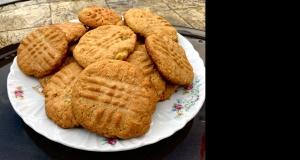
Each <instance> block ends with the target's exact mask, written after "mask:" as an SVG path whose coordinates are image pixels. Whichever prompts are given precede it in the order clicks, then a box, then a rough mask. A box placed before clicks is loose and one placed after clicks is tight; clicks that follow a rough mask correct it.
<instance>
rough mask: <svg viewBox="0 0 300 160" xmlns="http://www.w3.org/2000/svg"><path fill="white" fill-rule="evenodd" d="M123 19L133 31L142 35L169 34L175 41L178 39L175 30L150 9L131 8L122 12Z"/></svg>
mask: <svg viewBox="0 0 300 160" xmlns="http://www.w3.org/2000/svg"><path fill="white" fill-rule="evenodd" d="M124 21H125V24H126V25H127V26H129V27H130V28H131V29H132V30H133V31H134V32H135V33H138V34H140V35H142V36H144V37H147V36H149V35H151V34H154V33H156V34H164V35H166V36H169V37H170V38H171V39H172V40H173V41H175V42H177V41H178V35H177V30H176V29H175V28H174V27H173V26H172V25H171V24H170V23H169V22H168V21H167V20H165V19H164V18H163V17H160V16H158V15H155V14H154V13H153V12H152V11H151V10H148V9H138V8H131V9H129V10H128V11H126V12H125V13H124Z"/></svg>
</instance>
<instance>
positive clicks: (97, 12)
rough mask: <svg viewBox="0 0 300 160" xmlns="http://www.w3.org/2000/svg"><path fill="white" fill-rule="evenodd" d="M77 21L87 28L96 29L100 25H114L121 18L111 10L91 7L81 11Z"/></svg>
mask: <svg viewBox="0 0 300 160" xmlns="http://www.w3.org/2000/svg"><path fill="white" fill-rule="evenodd" d="M78 19H79V21H80V22H81V23H83V24H84V25H86V26H88V27H91V28H97V27H99V26H102V25H109V24H111V25H115V24H117V23H118V22H120V21H121V20H122V17H121V15H120V14H118V13H117V12H116V11H114V10H112V9H109V8H104V7H101V6H96V5H92V6H87V7H86V8H84V9H83V10H81V11H80V12H79V14H78Z"/></svg>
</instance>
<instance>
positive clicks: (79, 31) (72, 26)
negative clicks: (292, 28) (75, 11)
mask: <svg viewBox="0 0 300 160" xmlns="http://www.w3.org/2000/svg"><path fill="white" fill-rule="evenodd" d="M53 26H55V27H58V28H59V29H61V30H62V31H63V32H64V33H65V34H66V40H67V41H68V43H72V42H76V41H77V40H79V39H80V37H81V36H83V35H84V34H85V33H86V32H87V29H86V28H85V26H84V25H83V24H81V23H79V22H65V23H59V24H54V25H53Z"/></svg>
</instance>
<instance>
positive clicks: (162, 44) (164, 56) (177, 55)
mask: <svg viewBox="0 0 300 160" xmlns="http://www.w3.org/2000/svg"><path fill="white" fill-rule="evenodd" d="M145 45H146V49H147V52H148V53H149V55H150V57H151V59H152V60H153V62H154V64H155V66H156V67H157V70H158V71H159V73H160V74H161V75H162V76H163V77H164V78H165V79H166V80H167V81H170V82H171V83H173V84H178V85H189V84H190V83H192V81H193V79H194V71H193V68H192V66H191V64H190V62H189V61H188V59H187V57H186V54H185V51H184V49H183V48H182V47H181V46H180V45H179V44H178V43H177V42H174V41H173V40H172V39H171V38H169V37H168V36H165V35H158V34H153V35H150V36H148V37H147V38H146V40H145Z"/></svg>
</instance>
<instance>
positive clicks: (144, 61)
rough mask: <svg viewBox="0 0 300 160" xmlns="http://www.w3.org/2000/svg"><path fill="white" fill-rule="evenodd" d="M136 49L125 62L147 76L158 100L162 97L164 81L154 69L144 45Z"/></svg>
mask: <svg viewBox="0 0 300 160" xmlns="http://www.w3.org/2000/svg"><path fill="white" fill-rule="evenodd" d="M136 49H137V50H136V51H134V52H133V53H131V54H130V55H129V56H128V57H127V59H126V61H127V62H129V63H132V64H134V65H136V66H138V67H139V68H140V69H142V71H143V72H144V73H145V74H146V75H147V76H149V78H150V79H151V82H152V83H153V85H154V87H155V89H156V93H157V97H158V100H159V99H160V97H161V96H162V92H163V91H164V90H165V88H166V84H165V81H164V80H163V79H162V77H161V76H160V74H159V72H158V71H157V70H156V69H155V66H154V64H153V62H152V60H151V58H150V57H149V55H148V53H147V51H146V48H145V45H139V46H138V47H136Z"/></svg>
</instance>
